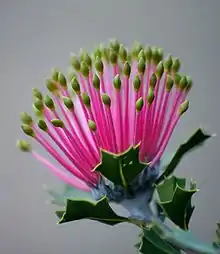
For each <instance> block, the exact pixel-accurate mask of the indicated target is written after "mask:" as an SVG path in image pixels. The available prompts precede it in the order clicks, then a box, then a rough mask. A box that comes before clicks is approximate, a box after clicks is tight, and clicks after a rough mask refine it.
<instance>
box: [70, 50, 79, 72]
mask: <svg viewBox="0 0 220 254" xmlns="http://www.w3.org/2000/svg"><path fill="white" fill-rule="evenodd" d="M70 61H71V65H72V66H73V67H74V69H75V70H76V71H80V61H79V60H78V59H77V57H76V56H75V55H74V54H72V55H71V56H70Z"/></svg>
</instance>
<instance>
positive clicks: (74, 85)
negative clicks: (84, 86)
mask: <svg viewBox="0 0 220 254" xmlns="http://www.w3.org/2000/svg"><path fill="white" fill-rule="evenodd" d="M71 87H72V89H73V91H74V92H75V93H77V94H79V93H80V85H79V82H78V80H77V79H76V78H75V77H74V78H73V79H72V80H71Z"/></svg>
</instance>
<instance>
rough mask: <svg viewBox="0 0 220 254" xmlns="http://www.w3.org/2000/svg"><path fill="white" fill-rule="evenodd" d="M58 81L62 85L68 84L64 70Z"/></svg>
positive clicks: (60, 73)
mask: <svg viewBox="0 0 220 254" xmlns="http://www.w3.org/2000/svg"><path fill="white" fill-rule="evenodd" d="M58 82H59V83H60V84H61V86H62V87H66V86H67V82H66V78H65V76H64V74H63V73H62V72H59V74H58Z"/></svg>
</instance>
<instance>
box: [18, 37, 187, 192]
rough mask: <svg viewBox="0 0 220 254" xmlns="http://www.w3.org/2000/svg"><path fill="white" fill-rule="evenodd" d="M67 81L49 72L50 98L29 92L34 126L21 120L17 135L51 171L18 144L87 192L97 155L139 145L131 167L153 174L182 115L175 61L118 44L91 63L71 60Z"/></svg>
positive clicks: (85, 57) (182, 88)
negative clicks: (145, 167)
mask: <svg viewBox="0 0 220 254" xmlns="http://www.w3.org/2000/svg"><path fill="white" fill-rule="evenodd" d="M71 65H72V70H75V71H74V72H72V73H71V74H70V76H71V77H70V79H69V80H67V79H66V77H65V76H64V74H63V73H61V72H59V71H56V70H53V73H52V77H51V78H50V79H48V80H47V88H48V90H49V91H50V92H51V97H50V96H48V95H46V96H45V97H43V96H42V94H41V93H40V92H39V91H38V90H37V89H33V93H34V98H35V102H34V108H35V112H36V113H37V116H38V122H37V123H36V122H34V120H33V119H32V117H31V116H29V115H28V114H27V113H22V114H21V120H22V122H23V124H22V130H23V131H24V133H26V134H27V135H29V136H31V137H32V138H33V139H34V140H35V141H36V142H37V143H39V144H40V145H42V147H43V148H45V149H46V151H47V152H48V153H49V154H50V155H51V156H52V157H53V158H54V159H56V160H57V161H58V163H59V164H60V167H57V166H55V165H54V164H52V163H51V162H49V161H48V160H47V159H46V158H44V157H42V156H41V155H39V154H38V153H37V152H36V151H34V150H32V149H31V147H30V145H29V144H28V143H27V142H26V141H24V140H20V141H18V145H19V147H20V148H21V149H22V150H23V151H29V152H30V153H31V154H32V155H33V156H34V157H35V158H36V159H37V160H39V161H40V162H41V163H43V164H44V165H45V166H46V167H48V168H49V169H50V170H51V171H52V172H53V173H54V174H55V175H57V176H58V177H59V178H61V179H62V180H63V181H64V182H66V183H67V184H70V185H72V186H73V187H75V188H78V189H80V190H83V191H90V190H91V188H93V187H95V186H96V185H97V183H98V181H99V178H100V173H99V172H96V171H94V168H95V167H96V166H97V165H98V164H99V163H101V153H100V151H101V149H103V150H105V151H108V152H110V153H113V154H120V153H123V152H125V151H126V150H128V149H129V148H130V147H132V146H136V145H138V144H140V153H139V160H140V161H142V162H150V163H151V164H150V165H151V167H154V166H155V165H156V164H157V163H158V162H159V161H160V159H161V156H162V155H163V153H164V150H165V148H166V146H167V144H168V142H169V139H170V137H171V135H172V132H173V130H174V128H175V126H176V125H177V123H178V121H179V119H180V116H181V115H182V114H183V113H184V112H185V111H186V110H187V109H188V104H189V103H188V100H186V97H187V95H188V92H189V90H190V88H191V86H192V81H191V79H190V77H188V76H184V75H180V74H178V71H179V68H180V61H179V59H178V58H173V57H171V56H168V57H167V58H166V59H165V60H163V53H162V50H161V49H160V48H157V47H150V46H147V47H145V48H143V47H142V46H141V45H140V44H138V43H136V44H135V46H134V48H133V49H132V51H131V52H128V50H126V49H125V47H124V46H123V45H122V44H119V42H118V41H111V43H110V45H109V46H108V47H103V46H100V48H98V49H97V50H96V51H95V52H94V53H93V55H91V56H90V55H89V54H87V53H85V52H81V55H80V59H78V58H77V57H76V56H72V57H71Z"/></svg>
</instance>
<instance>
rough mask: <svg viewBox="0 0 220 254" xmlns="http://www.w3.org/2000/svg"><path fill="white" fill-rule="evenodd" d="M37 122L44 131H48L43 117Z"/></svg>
mask: <svg viewBox="0 0 220 254" xmlns="http://www.w3.org/2000/svg"><path fill="white" fill-rule="evenodd" d="M37 124H38V127H39V128H40V129H41V130H42V131H47V124H46V122H45V121H44V120H43V119H40V120H39V121H38V123H37Z"/></svg>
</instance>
